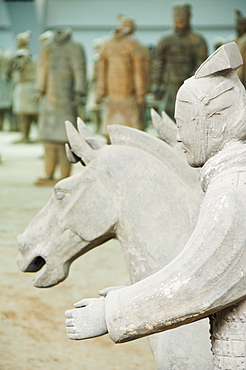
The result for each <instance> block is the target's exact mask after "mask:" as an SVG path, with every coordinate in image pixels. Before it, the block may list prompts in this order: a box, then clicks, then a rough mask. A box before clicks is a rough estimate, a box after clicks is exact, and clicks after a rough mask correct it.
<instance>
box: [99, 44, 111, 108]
mask: <svg viewBox="0 0 246 370" xmlns="http://www.w3.org/2000/svg"><path fill="white" fill-rule="evenodd" d="M107 74H108V61H107V56H106V51H105V48H104V47H103V49H102V51H101V53H100V57H99V60H98V66H97V83H96V99H97V100H98V102H99V101H100V99H102V98H103V97H106V96H107V93H108V92H107V90H108V86H107V80H108V76H107Z"/></svg>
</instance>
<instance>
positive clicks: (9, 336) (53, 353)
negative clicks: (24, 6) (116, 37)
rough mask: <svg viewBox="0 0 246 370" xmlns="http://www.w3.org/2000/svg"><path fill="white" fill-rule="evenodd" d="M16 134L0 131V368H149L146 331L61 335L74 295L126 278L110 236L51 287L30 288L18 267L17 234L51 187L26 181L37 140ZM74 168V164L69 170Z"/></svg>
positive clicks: (36, 166) (37, 160)
mask: <svg viewBox="0 0 246 370" xmlns="http://www.w3.org/2000/svg"><path fill="white" fill-rule="evenodd" d="M35 135H36V131H35V128H34V129H32V137H33V138H34V139H35ZM19 138H20V134H19V133H11V132H8V131H2V132H0V156H1V163H0V179H1V182H0V184H1V185H0V220H1V222H0V230H1V265H0V274H1V280H0V284H1V301H0V316H1V327H0V343H1V345H0V369H1V370H36V369H45V370H58V369H59V370H101V369H106V370H135V369H141V370H154V369H155V362H154V358H153V355H152V353H151V351H150V349H149V346H148V342H147V339H141V340H137V341H134V342H131V343H126V344H118V345H115V344H114V343H113V342H112V341H111V340H110V339H109V337H108V335H105V336H102V337H100V338H96V339H90V340H86V341H71V340H69V339H68V338H67V336H66V332H65V325H64V311H65V310H67V309H70V308H72V307H73V303H74V302H77V301H78V300H80V299H82V298H87V297H97V296H98V290H100V289H101V288H104V287H107V286H113V285H128V284H129V277H128V273H127V270H126V266H125V262H124V259H123V255H122V252H121V248H120V246H119V244H118V242H117V241H114V240H112V241H109V242H107V243H105V244H104V245H103V246H101V247H99V248H95V249H94V250H92V251H90V252H89V253H87V254H86V255H84V256H82V257H80V258H79V259H78V260H76V261H75V262H74V263H73V265H72V267H71V271H70V274H69V277H68V278H67V279H66V280H65V281H64V282H63V283H61V284H59V285H57V286H55V287H53V288H48V289H37V288H34V287H33V285H32V274H24V273H22V272H21V271H20V270H19V269H18V267H17V265H16V256H17V243H16V236H17V235H18V234H20V233H22V232H23V231H24V229H25V227H26V226H27V225H28V223H29V222H30V220H31V219H32V218H33V217H34V216H35V215H36V214H37V213H38V211H39V210H40V209H41V208H42V207H43V206H44V205H45V203H46V202H47V200H48V199H49V198H50V196H51V194H52V192H53V189H52V187H37V186H34V185H33V184H34V182H35V180H36V179H37V178H38V177H40V176H43V175H44V173H43V159H42V155H43V147H42V145H41V144H40V143H33V144H14V141H15V140H18V139H19ZM80 170H81V169H80V166H79V165H78V164H76V165H75V166H74V168H73V173H75V172H77V171H80Z"/></svg>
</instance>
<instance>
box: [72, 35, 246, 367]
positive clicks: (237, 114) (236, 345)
mask: <svg viewBox="0 0 246 370" xmlns="http://www.w3.org/2000/svg"><path fill="white" fill-rule="evenodd" d="M241 64H242V57H241V54H240V52H239V49H238V47H237V45H236V44H235V43H234V42H232V43H229V44H226V45H223V46H222V47H220V48H219V49H217V50H216V51H215V52H214V53H213V54H212V55H211V56H210V57H209V58H208V59H207V60H206V61H205V62H204V63H203V64H202V65H201V67H200V68H199V69H198V70H197V72H196V73H195V75H194V76H193V77H191V78H190V79H188V80H186V81H185V83H184V84H183V86H182V87H181V88H180V90H179V92H178V94H177V99H176V108H175V116H176V122H177V126H178V140H179V141H180V142H181V143H182V147H183V149H184V152H185V154H186V158H187V161H188V163H189V164H190V165H191V166H193V167H202V170H201V173H200V182H201V186H202V189H203V191H204V192H205V193H206V195H205V198H204V200H203V203H202V206H201V210H200V214H199V217H198V222H197V225H196V227H195V230H194V231H193V233H192V235H191V237H190V239H189V240H188V242H187V243H186V245H185V247H184V249H182V251H181V252H180V254H179V255H178V256H177V257H176V258H175V259H174V260H172V261H171V262H170V263H169V264H168V265H166V266H165V267H164V268H162V269H161V270H160V271H158V272H157V273H155V274H153V275H151V276H149V277H147V278H146V279H143V280H141V281H139V282H137V283H135V284H133V285H131V286H129V287H125V288H122V289H117V290H112V291H110V292H109V293H108V295H107V296H106V298H104V299H103V298H101V299H98V300H96V299H95V298H94V299H91V300H90V299H86V300H82V301H80V302H78V303H77V304H76V308H75V309H73V310H69V311H67V312H66V318H67V319H66V325H67V333H68V337H69V338H71V339H86V338H90V337H95V336H98V335H103V334H105V333H107V332H108V333H109V335H110V337H111V339H112V340H113V341H115V342H116V343H120V342H126V341H130V340H133V339H137V338H140V337H144V336H147V335H152V334H154V333H158V332H162V331H168V330H170V329H174V328H177V327H179V326H182V325H186V324H189V323H191V322H194V321H197V320H200V319H202V318H204V317H210V319H211V322H212V325H211V339H212V351H213V357H214V369H223V370H226V369H240V370H244V369H245V367H246V363H245V323H246V320H245V316H246V315H245V306H246V303H245V296H246V290H245V286H246V278H245V276H246V248H245V245H246V234H245V225H246V206H245V205H246V190H245V183H246V147H245V141H244V140H245V137H246V118H245V113H246V96H245V89H244V87H243V85H242V83H241V82H240V80H239V78H238V76H237V68H238V67H239V66H240V65H241ZM181 199H182V198H181ZM158 220H159V219H158ZM173 245H176V243H174V244H173ZM97 320H98V322H100V325H99V326H98V325H97Z"/></svg>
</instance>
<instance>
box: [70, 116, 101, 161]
mask: <svg viewBox="0 0 246 370" xmlns="http://www.w3.org/2000/svg"><path fill="white" fill-rule="evenodd" d="M65 126H66V131H67V137H68V141H69V144H70V147H71V150H70V152H72V154H75V156H77V158H80V159H81V160H82V161H83V162H84V163H85V164H88V163H90V162H91V161H92V160H93V159H95V158H96V157H97V152H96V150H94V149H92V148H91V147H90V145H89V144H88V143H87V142H86V141H85V139H84V138H83V137H82V135H80V134H79V132H78V131H77V130H76V128H75V127H74V125H73V124H72V123H71V122H70V121H66V122H65ZM70 154H71V153H69V157H70V158H72V156H71V155H70ZM75 158H76V157H75Z"/></svg>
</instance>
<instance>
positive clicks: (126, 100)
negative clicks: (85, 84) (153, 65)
mask: <svg viewBox="0 0 246 370" xmlns="http://www.w3.org/2000/svg"><path fill="white" fill-rule="evenodd" d="M119 19H120V27H119V28H118V29H116V30H115V31H114V34H113V36H112V37H111V38H110V39H109V40H108V41H106V42H105V43H104V45H103V48H102V51H101V54H100V58H99V62H98V80H97V89H96V95H97V100H96V101H97V103H100V102H101V100H102V99H103V98H107V100H106V107H105V115H104V119H103V126H104V128H103V134H104V135H105V136H106V137H107V138H108V134H107V129H106V128H107V125H112V124H119V125H125V126H130V127H134V128H137V129H140V130H143V129H144V108H145V95H146V92H147V90H148V82H149V71H148V70H147V69H148V66H149V65H150V55H149V52H148V49H147V48H146V47H145V46H143V45H142V44H140V43H139V42H138V41H137V40H136V39H134V38H133V37H132V34H133V33H134V31H135V23H134V21H133V20H132V19H130V18H127V17H124V16H120V17H119Z"/></svg>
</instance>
